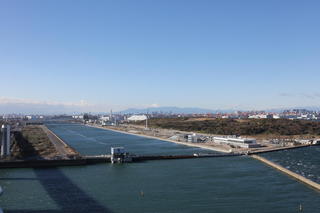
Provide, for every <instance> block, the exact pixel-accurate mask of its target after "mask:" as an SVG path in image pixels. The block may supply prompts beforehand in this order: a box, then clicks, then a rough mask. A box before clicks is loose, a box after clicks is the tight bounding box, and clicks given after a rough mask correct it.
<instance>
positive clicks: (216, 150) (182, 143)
mask: <svg viewBox="0 0 320 213" xmlns="http://www.w3.org/2000/svg"><path fill="white" fill-rule="evenodd" d="M86 126H88V127H92V128H97V129H103V130H109V131H113V132H118V133H123V134H127V135H134V136H139V137H144V138H150V139H156V140H161V141H166V142H171V143H175V144H180V145H185V146H190V147H197V148H202V149H208V150H211V151H215V152H223V153H231V151H230V150H224V149H220V148H216V147H211V146H208V145H203V144H191V143H186V142H179V141H174V140H170V139H166V138H160V137H156V136H150V135H143V134H137V133H131V132H126V131H123V130H116V129H112V128H108V127H100V126H94V125H86Z"/></svg>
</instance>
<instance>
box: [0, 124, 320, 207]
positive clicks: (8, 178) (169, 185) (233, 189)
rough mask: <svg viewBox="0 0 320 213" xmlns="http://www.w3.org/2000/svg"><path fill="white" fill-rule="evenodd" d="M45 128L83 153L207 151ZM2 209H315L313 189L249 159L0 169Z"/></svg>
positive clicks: (318, 198) (75, 128) (81, 129)
mask: <svg viewBox="0 0 320 213" xmlns="http://www.w3.org/2000/svg"><path fill="white" fill-rule="evenodd" d="M48 127H49V128H50V129H51V130H52V131H53V132H55V133H56V134H57V135H58V136H59V137H61V138H62V139H63V140H65V141H66V142H67V143H69V144H70V145H71V146H72V147H74V148H75V149H76V150H78V151H79V152H81V153H82V154H90V155H91V154H105V153H106V152H107V151H108V150H110V147H111V146H124V147H125V148H126V150H127V151H128V152H131V153H134V154H190V153H212V151H207V150H203V149H200V148H194V147H187V146H182V145H177V144H174V143H170V142H165V141H160V140H155V139H148V138H142V137H138V136H132V135H126V134H121V133H116V132H112V131H108V130H101V129H96V128H91V127H87V126H83V125H78V124H50V125H48ZM0 185H2V186H3V188H4V191H5V192H4V194H3V196H1V197H0V206H1V207H2V208H3V209H4V210H5V212H115V213H117V212H119V213H122V212H137V213H138V212H139V213H140V212H159V213H160V212H161V213H162V212H171V213H178V212H187V213H188V212H190V213H191V212H219V213H220V212H221V213H223V212H246V213H247V212H249V213H250V212H252V213H253V212H282V213H283V212H284V213H285V212H288V213H289V212H298V210H299V205H300V204H302V206H303V212H320V206H319V202H320V194H319V192H317V191H315V190H313V189H311V188H309V187H307V186H306V185H304V184H301V183H300V182H297V181H295V180H294V179H291V178H290V177H288V176H286V175H284V174H282V173H280V172H278V171H276V170H274V169H272V168H270V167H268V166H266V165H264V164H262V163H260V162H258V161H256V160H254V159H251V158H249V157H245V156H244V157H223V158H206V159H184V160H170V161H146V162H141V163H131V164H122V165H119V164H116V165H112V164H100V165H91V166H79V167H61V168H50V169H2V170H1V172H0Z"/></svg>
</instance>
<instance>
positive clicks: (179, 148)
mask: <svg viewBox="0 0 320 213" xmlns="http://www.w3.org/2000/svg"><path fill="white" fill-rule="evenodd" d="M48 127H49V128H50V129H51V130H52V131H54V132H55V133H56V134H57V135H59V137H61V139H63V140H65V141H67V142H68V144H69V145H71V146H72V147H74V148H76V150H77V151H79V152H80V153H82V154H85V155H96V154H110V148H111V147H117V146H123V147H125V149H126V151H127V152H129V153H132V154H137V155H139V154H148V155H152V154H164V155H170V154H193V153H217V152H214V151H210V150H206V149H201V148H197V147H190V146H184V145H180V144H175V143H171V142H167V141H162V140H156V139H150V138H145V137H140V136H134V135H129V134H122V133H118V132H114V131H110V130H104V129H99V128H94V127H88V126H84V125H74V124H73V125H70V124H51V125H48Z"/></svg>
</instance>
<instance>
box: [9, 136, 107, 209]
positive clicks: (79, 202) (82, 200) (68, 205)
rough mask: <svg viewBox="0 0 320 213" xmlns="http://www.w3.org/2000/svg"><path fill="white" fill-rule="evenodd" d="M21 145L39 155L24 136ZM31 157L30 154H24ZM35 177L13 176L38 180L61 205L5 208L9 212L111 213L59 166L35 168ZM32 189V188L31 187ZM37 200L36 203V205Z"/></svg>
mask: <svg viewBox="0 0 320 213" xmlns="http://www.w3.org/2000/svg"><path fill="white" fill-rule="evenodd" d="M20 142H21V144H19V145H21V146H24V147H27V148H28V153H32V155H33V156H32V157H34V156H36V157H37V159H42V158H41V157H39V153H38V152H37V150H35V148H34V147H33V146H32V145H30V144H29V143H28V141H26V140H25V139H24V138H22V139H21V140H20ZM24 157H29V156H24ZM33 169H34V173H35V175H36V177H35V178H13V179H16V180H37V181H39V182H40V184H41V185H42V186H43V188H44V189H45V190H46V192H47V194H48V195H49V196H50V197H51V199H52V200H53V201H54V202H55V203H56V204H57V205H58V206H59V209H57V210H36V209H34V210H33V209H32V207H31V208H30V209H28V210H23V209H17V210H5V212H6V213H7V212H8V213H31V212H32V213H91V212H92V213H96V212H97V213H111V211H110V210H109V209H108V208H106V207H105V206H103V205H101V204H100V203H98V202H97V201H96V200H94V199H93V198H92V197H90V196H89V195H88V194H87V193H86V192H84V191H83V190H82V189H81V188H79V186H77V185H76V184H75V183H74V182H73V181H72V180H71V179H69V178H68V177H67V176H66V175H65V174H64V173H63V172H62V171H61V170H60V169H59V168H56V167H54V168H33ZM8 179H12V178H8ZM30 190H32V189H30ZM36 203H37V202H36V201H35V202H34V205H36Z"/></svg>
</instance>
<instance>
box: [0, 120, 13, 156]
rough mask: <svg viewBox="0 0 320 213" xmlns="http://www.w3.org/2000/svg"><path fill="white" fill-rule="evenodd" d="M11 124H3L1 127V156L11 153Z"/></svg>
mask: <svg viewBox="0 0 320 213" xmlns="http://www.w3.org/2000/svg"><path fill="white" fill-rule="evenodd" d="M10 144H11V143H10V125H7V124H3V125H2V127H1V152H0V155H1V157H6V156H9V155H10Z"/></svg>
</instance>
